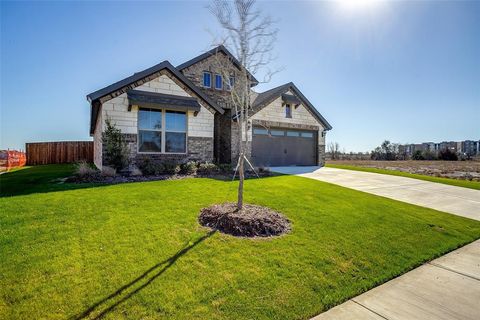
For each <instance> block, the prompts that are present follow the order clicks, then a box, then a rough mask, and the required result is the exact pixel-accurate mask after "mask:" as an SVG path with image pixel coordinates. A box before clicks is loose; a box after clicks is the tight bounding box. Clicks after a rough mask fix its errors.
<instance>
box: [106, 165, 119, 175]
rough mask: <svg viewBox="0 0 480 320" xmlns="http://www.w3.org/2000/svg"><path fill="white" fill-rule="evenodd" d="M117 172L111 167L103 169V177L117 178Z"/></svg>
mask: <svg viewBox="0 0 480 320" xmlns="http://www.w3.org/2000/svg"><path fill="white" fill-rule="evenodd" d="M116 174H117V170H116V169H115V168H112V167H109V166H103V167H102V175H103V176H105V177H115V175H116Z"/></svg>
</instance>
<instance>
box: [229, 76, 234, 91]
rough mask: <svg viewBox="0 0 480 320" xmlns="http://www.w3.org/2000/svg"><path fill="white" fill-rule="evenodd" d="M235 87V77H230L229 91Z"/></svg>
mask: <svg viewBox="0 0 480 320" xmlns="http://www.w3.org/2000/svg"><path fill="white" fill-rule="evenodd" d="M234 85H235V77H234V76H230V78H228V88H227V89H228V90H232V88H233V86H234Z"/></svg>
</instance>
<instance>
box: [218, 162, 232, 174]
mask: <svg viewBox="0 0 480 320" xmlns="http://www.w3.org/2000/svg"><path fill="white" fill-rule="evenodd" d="M218 169H219V170H220V172H222V173H232V171H233V167H232V165H231V164H230V163H221V164H219V165H218Z"/></svg>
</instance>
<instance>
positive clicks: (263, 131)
mask: <svg viewBox="0 0 480 320" xmlns="http://www.w3.org/2000/svg"><path fill="white" fill-rule="evenodd" d="M253 134H261V135H267V134H268V130H267V129H261V128H253Z"/></svg>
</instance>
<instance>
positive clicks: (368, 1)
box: [339, 0, 380, 10]
mask: <svg viewBox="0 0 480 320" xmlns="http://www.w3.org/2000/svg"><path fill="white" fill-rule="evenodd" d="M379 2H380V0H339V3H340V5H341V6H342V7H343V8H344V9H346V10H362V9H366V8H371V7H373V6H375V5H377V4H378V3H379Z"/></svg>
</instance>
